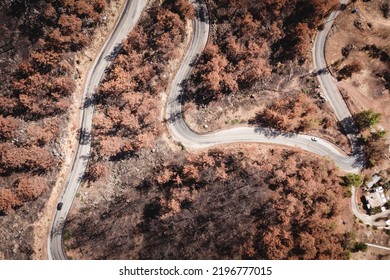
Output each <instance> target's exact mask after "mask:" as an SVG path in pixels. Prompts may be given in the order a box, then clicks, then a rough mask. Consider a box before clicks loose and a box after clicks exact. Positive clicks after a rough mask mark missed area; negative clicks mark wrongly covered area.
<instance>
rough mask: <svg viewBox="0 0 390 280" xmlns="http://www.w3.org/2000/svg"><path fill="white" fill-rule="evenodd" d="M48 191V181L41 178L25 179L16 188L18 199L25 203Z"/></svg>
mask: <svg viewBox="0 0 390 280" xmlns="http://www.w3.org/2000/svg"><path fill="white" fill-rule="evenodd" d="M47 189H48V184H47V180H46V178H44V177H40V176H31V177H23V178H22V179H20V180H19V183H18V187H17V188H16V194H17V197H18V198H19V199H20V200H21V201H23V202H25V201H30V200H33V199H35V198H37V197H39V196H40V195H41V194H42V193H43V192H45V191H46V190H47Z"/></svg>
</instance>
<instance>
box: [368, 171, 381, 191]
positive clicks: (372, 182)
mask: <svg viewBox="0 0 390 280" xmlns="http://www.w3.org/2000/svg"><path fill="white" fill-rule="evenodd" d="M380 179H381V177H380V176H379V175H376V174H375V175H374V176H372V177H371V180H370V182H368V183H367V188H369V189H370V188H371V187H372V186H373V185H375V184H376V183H378V181H379V180H380Z"/></svg>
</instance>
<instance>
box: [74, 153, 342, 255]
mask: <svg viewBox="0 0 390 280" xmlns="http://www.w3.org/2000/svg"><path fill="white" fill-rule="evenodd" d="M218 174H221V175H222V174H223V175H222V176H221V175H218ZM339 181H340V179H339V177H338V175H337V172H336V169H335V167H334V165H332V164H331V163H329V162H326V161H322V160H321V159H319V158H317V157H313V156H311V155H310V156H309V155H307V154H302V153H299V152H294V151H285V150H279V149H273V150H271V151H263V152H262V153H261V155H260V154H255V153H253V148H252V149H249V148H248V149H246V148H245V147H242V148H241V149H240V152H236V151H234V152H223V151H221V150H218V149H214V150H210V151H208V152H201V153H198V154H190V155H188V156H186V157H185V158H180V157H178V158H175V159H172V161H171V162H169V163H166V162H164V164H161V165H157V166H154V168H153V173H151V174H150V175H149V176H147V177H146V178H145V179H143V180H142V181H141V182H140V183H136V184H134V183H131V182H123V184H126V185H128V189H129V190H131V191H129V194H124V196H123V197H122V198H121V199H119V198H116V199H115V201H112V203H110V204H109V205H107V204H106V203H104V205H101V206H99V207H102V209H104V213H105V217H108V218H107V219H104V220H103V219H96V216H94V215H96V214H91V215H88V216H87V217H84V216H79V217H78V218H77V219H76V221H74V222H73V223H72V225H73V226H71V228H72V231H73V232H75V234H77V235H78V236H81V237H80V238H78V239H77V240H76V241H75V243H73V244H72V245H71V246H75V247H74V248H77V249H79V248H82V249H83V251H84V250H86V251H88V250H89V249H88V248H95V247H96V244H98V245H99V246H100V248H101V249H100V250H97V251H96V250H94V253H96V255H94V256H95V257H96V258H103V257H104V258H110V259H111V258H112V259H117V258H119V256H120V258H127V257H128V256H130V255H131V256H132V258H133V259H240V258H244V259H247V258H250V259H343V258H344V250H345V249H346V248H345V247H344V246H345V244H346V242H345V241H346V239H345V236H344V232H343V231H344V229H343V228H342V227H341V225H340V223H339V221H340V216H339V212H340V201H341V200H342V195H343V189H342V187H341V186H340V185H339ZM137 184H139V185H137ZM145 188H147V191H146V192H144V191H142V192H141V193H139V194H138V195H137V193H135V192H134V189H136V190H143V189H145ZM130 209H131V211H130ZM114 213H115V214H114ZM118 213H121V214H120V215H118ZM110 217H112V218H110ZM113 217H115V218H113ZM136 219H141V221H140V222H139V223H138V224H133V223H130V224H129V223H126V222H125V221H129V220H136ZM128 232H132V234H131V235H129V234H126V233H128ZM79 233H80V235H79ZM81 233H83V234H81ZM108 234H109V235H110V236H111V237H112V238H111V239H110V240H107V238H105V236H107V235H108ZM91 236H94V238H93V242H92V241H91ZM140 240H141V241H140ZM168 241H170V242H168ZM134 242H135V243H134ZM119 243H120V244H124V243H126V244H135V245H133V246H131V247H128V248H127V247H126V248H123V249H118V248H119V247H120V246H119V247H118V246H117V245H118V244H119ZM172 244H178V245H177V246H172ZM210 244H212V246H211V245H210ZM120 248H122V247H120ZM92 250H93V249H92Z"/></svg>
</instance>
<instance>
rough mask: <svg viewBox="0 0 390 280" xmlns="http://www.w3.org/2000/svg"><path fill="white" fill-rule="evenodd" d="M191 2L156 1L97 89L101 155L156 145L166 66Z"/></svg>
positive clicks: (111, 156)
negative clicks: (161, 3) (159, 3)
mask: <svg viewBox="0 0 390 280" xmlns="http://www.w3.org/2000/svg"><path fill="white" fill-rule="evenodd" d="M186 2H187V1H179V2H177V1H172V2H170V1H165V2H164V4H163V5H162V7H161V6H158V4H157V3H154V4H153V6H152V8H151V10H150V11H149V13H148V14H147V15H145V17H144V18H143V19H142V20H141V23H140V25H139V26H138V27H136V28H135V29H134V30H133V32H131V33H130V34H129V36H128V38H127V39H126V40H125V41H124V42H122V45H121V51H120V52H119V54H118V55H117V57H116V58H115V63H114V64H113V66H112V67H111V68H110V69H109V70H108V72H107V75H106V76H105V80H104V81H103V83H102V84H101V86H100V89H99V92H98V98H97V99H98V102H97V106H96V113H95V116H94V129H95V130H94V137H95V138H94V143H95V146H94V147H95V149H96V153H97V154H98V155H99V156H101V157H103V158H106V159H107V158H109V159H112V160H115V159H119V158H123V157H126V156H129V155H132V154H133V153H136V152H137V151H139V150H140V149H142V148H146V147H151V146H152V144H153V143H154V140H155V138H156V136H158V135H159V134H160V121H159V115H160V107H159V97H158V96H159V94H160V93H161V92H162V91H164V90H165V88H166V86H167V82H168V80H167V65H168V63H169V61H170V60H172V59H173V58H175V57H177V56H178V54H177V53H176V52H175V49H176V47H177V46H178V45H179V44H180V43H181V42H182V40H183V39H184V35H185V29H184V27H185V25H184V24H185V22H184V20H185V18H187V17H188V16H189V14H190V13H191V9H188V7H189V6H188V5H189V4H188V2H187V3H186ZM113 135H115V136H113Z"/></svg>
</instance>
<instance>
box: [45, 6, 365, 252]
mask: <svg viewBox="0 0 390 280" xmlns="http://www.w3.org/2000/svg"><path fill="white" fill-rule="evenodd" d="M190 2H191V3H193V5H194V7H195V10H196V14H197V16H196V18H195V19H194V24H193V28H194V30H193V31H194V32H193V36H192V40H191V44H190V47H189V49H188V52H187V54H186V56H185V58H184V60H183V63H182V65H181V67H180V69H179V71H178V72H177V74H176V76H175V78H174V81H173V83H172V88H171V93H170V95H169V97H168V103H167V107H166V119H167V121H168V127H169V130H170V132H171V134H172V137H173V138H174V139H175V140H176V141H178V142H180V143H181V144H182V145H184V146H185V147H187V148H191V149H198V148H205V147H209V146H212V145H217V144H226V143H233V142H258V143H272V144H280V145H284V146H289V147H298V148H301V149H304V150H306V151H309V152H312V153H315V154H317V155H320V156H323V157H327V158H330V159H332V160H333V161H334V162H335V163H336V165H337V166H339V167H340V168H341V169H343V170H345V171H347V172H359V171H360V166H359V164H357V163H356V162H357V161H356V159H355V158H354V157H351V156H348V155H346V154H344V153H343V152H342V151H340V150H339V149H338V148H337V147H336V146H335V145H333V144H332V143H330V142H328V141H326V140H324V139H320V138H317V142H314V141H312V140H311V136H308V135H300V134H299V135H297V134H282V133H278V132H275V131H272V130H269V129H264V128H254V127H236V128H232V129H228V130H223V131H218V132H214V133H209V134H202V135H201V134H196V133H195V132H193V131H191V130H190V129H189V128H188V126H187V125H186V124H185V122H184V120H183V118H182V107H181V91H182V89H181V86H180V84H181V82H182V81H183V80H185V79H187V78H188V77H189V76H190V74H191V71H192V66H191V65H193V64H194V62H195V61H196V59H197V58H198V57H199V56H200V55H201V53H202V51H203V49H204V47H205V46H206V43H207V40H208V36H209V28H210V27H209V18H208V13H207V7H206V5H204V4H201V3H199V2H198V1H195V0H190ZM146 4H147V0H128V1H127V3H126V6H125V8H124V11H123V13H122V15H121V17H120V19H119V21H118V23H117V25H116V27H115V29H114V31H113V33H112V34H111V35H110V37H109V38H108V40H107V42H106V44H105V45H104V47H103V48H102V50H101V52H100V53H99V55H98V58H97V59H96V60H95V62H94V64H93V65H92V67H91V70H90V72H89V74H88V76H87V81H86V88H85V91H84V104H85V105H84V107H83V108H82V109H81V110H82V119H81V122H80V131H82V133H81V140H80V144H79V146H78V149H77V153H76V156H75V158H74V163H73V167H72V170H71V173H70V175H69V179H68V181H67V184H66V187H65V189H64V191H63V193H62V195H61V199H60V202H62V203H63V206H62V209H61V210H58V211H56V212H55V215H54V218H53V222H52V227H51V232H50V235H49V238H48V258H49V259H66V255H65V253H64V251H63V247H62V230H63V227H64V223H65V219H66V217H67V215H68V212H69V209H70V207H71V205H72V202H73V199H74V197H75V195H76V193H77V190H78V188H79V185H80V181H81V178H82V176H83V174H84V172H85V169H86V166H87V163H88V158H89V154H90V148H91V146H90V136H91V130H92V117H93V110H94V105H93V102H91V100H93V92H94V90H95V88H96V87H97V86H98V85H99V82H100V81H101V79H102V77H103V75H104V69H105V68H106V67H107V66H108V65H109V63H110V62H109V61H107V60H105V57H107V56H108V55H110V54H112V52H113V50H114V49H115V47H116V46H117V44H119V43H120V42H121V41H122V40H123V39H124V38H125V37H126V35H127V34H128V33H129V31H130V30H131V29H132V28H133V27H134V26H135V24H136V23H137V22H138V19H139V17H140V15H141V13H142V11H143V9H144V8H145V6H146ZM336 16H337V12H336V13H332V14H331V16H330V18H329V20H328V23H327V25H326V28H325V29H324V31H323V32H324V33H320V34H319V35H318V39H317V40H316V47H315V49H314V51H313V53H314V54H315V55H314V58H315V59H314V60H315V63H316V67H326V63H325V59H324V58H323V56H324V42H322V41H325V38H326V35H327V32H329V28H330V26H331V25H332V23H333V20H334V18H335V17H336ZM326 30H327V31H326ZM321 34H322V35H321ZM320 83H321V85H322V87H323V90H324V93H325V94H326V96H328V98H329V100H330V102H331V104H332V107H333V108H334V109H335V112H336V116H337V117H338V118H339V120H343V119H345V118H348V117H350V114H349V111H348V108H346V106H345V103H344V102H343V100H342V98H341V99H340V97H341V95H340V93H339V92H338V90H337V87H336V86H335V85H334V84H333V81H332V78H331V77H330V78H329V79H327V78H326V75H321V76H320ZM338 95H340V96H338Z"/></svg>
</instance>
